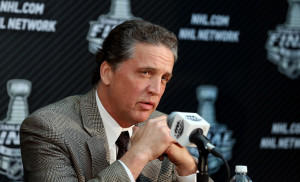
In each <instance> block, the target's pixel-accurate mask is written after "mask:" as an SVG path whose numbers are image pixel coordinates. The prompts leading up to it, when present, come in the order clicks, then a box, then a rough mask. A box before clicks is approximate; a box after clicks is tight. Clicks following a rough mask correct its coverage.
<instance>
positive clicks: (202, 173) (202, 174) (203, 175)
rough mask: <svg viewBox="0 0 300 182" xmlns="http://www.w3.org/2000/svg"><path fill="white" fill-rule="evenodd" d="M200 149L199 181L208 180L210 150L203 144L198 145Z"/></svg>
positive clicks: (204, 181)
mask: <svg viewBox="0 0 300 182" xmlns="http://www.w3.org/2000/svg"><path fill="white" fill-rule="evenodd" d="M197 148H198V151H199V158H198V170H199V172H198V173H197V182H208V166H207V157H208V154H209V151H208V150H207V149H205V148H204V146H203V145H197Z"/></svg>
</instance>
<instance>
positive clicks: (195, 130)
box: [167, 112, 222, 157]
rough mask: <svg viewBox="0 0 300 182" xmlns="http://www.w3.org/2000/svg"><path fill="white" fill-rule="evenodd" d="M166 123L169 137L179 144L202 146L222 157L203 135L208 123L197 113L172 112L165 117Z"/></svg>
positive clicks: (205, 132) (206, 131)
mask: <svg viewBox="0 0 300 182" xmlns="http://www.w3.org/2000/svg"><path fill="white" fill-rule="evenodd" d="M167 123H168V126H169V128H170V129H171V132H170V135H171V137H172V138H174V139H175V140H176V141H177V142H178V143H179V144H180V145H182V146H186V147H199V146H203V147H204V148H203V149H206V150H208V151H209V152H210V153H211V154H213V155H214V156H216V157H222V155H221V154H220V152H219V151H217V149H216V147H215V146H214V145H213V144H212V143H211V142H210V141H209V139H208V138H206V137H205V136H206V135H207V133H208V130H209V127H210V124H209V123H208V122H207V121H205V120H204V119H203V118H202V117H201V116H199V115H198V114H197V113H189V112H172V113H171V114H170V115H169V116H168V118H167ZM195 144H196V145H195ZM200 148H201V147H200Z"/></svg>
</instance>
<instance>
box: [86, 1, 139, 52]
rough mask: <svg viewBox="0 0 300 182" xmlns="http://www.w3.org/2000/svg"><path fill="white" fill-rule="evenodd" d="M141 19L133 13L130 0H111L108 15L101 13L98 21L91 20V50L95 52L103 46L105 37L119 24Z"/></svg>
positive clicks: (89, 35) (89, 33) (88, 36)
mask: <svg viewBox="0 0 300 182" xmlns="http://www.w3.org/2000/svg"><path fill="white" fill-rule="evenodd" d="M134 19H140V18H137V17H134V16H133V15H132V14H131V3H130V0H111V5H110V11H109V13H108V14H106V15H100V16H99V17H98V21H90V29H89V32H88V35H87V40H88V41H89V51H90V52H91V53H93V54H95V53H96V52H97V51H98V49H99V48H100V47H101V45H102V43H103V41H104V39H105V37H106V36H107V35H108V33H109V32H110V31H111V30H112V29H113V28H114V27H115V26H117V25H119V24H121V23H123V22H124V21H126V20H134Z"/></svg>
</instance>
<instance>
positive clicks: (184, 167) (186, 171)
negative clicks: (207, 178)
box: [175, 159, 198, 176]
mask: <svg viewBox="0 0 300 182" xmlns="http://www.w3.org/2000/svg"><path fill="white" fill-rule="evenodd" d="M175 170H176V171H177V173H178V175H179V176H188V175H191V174H195V173H196V172H197V170H198V168H197V163H196V162H195V160H194V159H193V160H192V161H190V162H185V163H182V164H177V165H175Z"/></svg>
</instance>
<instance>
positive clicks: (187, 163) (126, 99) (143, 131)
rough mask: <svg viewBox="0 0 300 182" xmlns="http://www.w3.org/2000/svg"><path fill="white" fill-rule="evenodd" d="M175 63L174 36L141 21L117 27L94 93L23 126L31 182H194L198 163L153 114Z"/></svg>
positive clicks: (101, 55) (106, 45) (101, 57)
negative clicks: (125, 134)
mask: <svg viewBox="0 0 300 182" xmlns="http://www.w3.org/2000/svg"><path fill="white" fill-rule="evenodd" d="M176 58H177V39H176V36H175V35H174V34H173V33H171V32H169V31H167V30H166V29H164V28H162V27H160V26H157V25H153V24H151V23H149V22H145V21H142V20H136V21H127V22H124V23H122V24H120V25H118V26H117V27H116V28H114V29H113V30H112V31H111V32H110V34H109V35H108V36H107V38H106V39H105V41H104V42H103V45H102V49H100V50H99V52H98V54H97V68H96V71H95V75H94V77H93V83H94V85H95V87H94V89H92V90H91V91H90V92H88V93H87V94H85V95H82V96H72V97H68V98H66V99H64V100H62V101H59V102H57V103H54V104H51V105H49V106H46V107H45V108H42V109H40V110H38V111H36V112H35V113H33V114H32V115H30V116H29V117H28V118H26V119H25V120H24V122H23V124H22V126H21V131H20V137H21V152H22V160H23V165H24V175H25V179H27V180H28V181H89V180H90V181H134V180H137V179H138V181H180V180H183V181H189V180H191V178H192V180H191V181H193V180H195V176H196V175H195V173H196V171H197V165H196V162H195V160H194V158H193V157H192V156H191V155H190V154H189V153H188V151H187V150H186V148H185V147H182V146H180V145H179V144H177V143H176V142H175V141H174V140H173V139H172V138H171V137H170V134H169V133H170V130H169V128H168V126H167V124H166V116H165V115H164V114H163V113H160V112H158V111H156V110H155V109H156V107H157V105H158V103H159V101H160V98H161V96H162V95H163V93H164V90H165V87H166V84H167V82H168V81H169V80H170V79H171V77H172V69H173V65H174V62H175V60H176ZM145 121H146V122H145ZM123 131H128V132H129V135H130V136H131V137H130V144H129V148H128V151H127V152H126V149H124V150H125V151H124V152H126V153H125V154H124V155H123V156H120V158H118V157H117V155H119V153H121V151H123V148H122V147H119V146H118V144H116V143H115V142H116V141H117V142H118V140H117V139H118V137H119V135H120V133H123ZM125 138H126V137H125ZM124 140H125V139H124ZM124 140H123V139H122V141H124ZM164 156H167V157H164Z"/></svg>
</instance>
